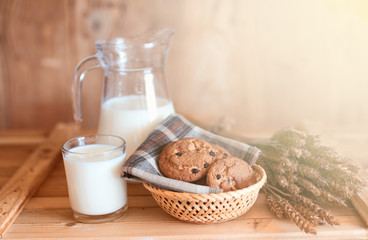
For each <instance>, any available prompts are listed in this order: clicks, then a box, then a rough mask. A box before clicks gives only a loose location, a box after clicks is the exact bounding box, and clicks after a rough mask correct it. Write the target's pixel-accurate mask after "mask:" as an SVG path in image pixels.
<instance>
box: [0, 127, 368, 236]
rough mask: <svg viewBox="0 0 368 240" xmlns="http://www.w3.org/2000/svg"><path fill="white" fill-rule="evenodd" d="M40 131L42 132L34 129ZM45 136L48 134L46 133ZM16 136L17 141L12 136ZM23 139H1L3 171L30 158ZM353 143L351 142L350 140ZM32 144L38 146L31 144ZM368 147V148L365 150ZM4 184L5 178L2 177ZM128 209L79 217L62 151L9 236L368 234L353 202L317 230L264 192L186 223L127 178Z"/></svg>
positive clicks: (4, 134) (1, 136) (3, 134)
mask: <svg viewBox="0 0 368 240" xmlns="http://www.w3.org/2000/svg"><path fill="white" fill-rule="evenodd" d="M34 134H35V136H38V137H39V136H42V135H43V133H42V132H39V133H36V132H34ZM21 136H22V133H21V132H16V131H15V132H11V133H9V132H0V142H1V141H3V142H6V141H5V140H4V138H5V139H9V138H13V139H16V138H17V137H21ZM45 139H46V137H45ZM11 142H14V141H11ZM30 142H31V144H30V146H29V145H28V146H27V145H26V144H25V142H24V141H23V143H22V144H18V145H17V144H15V146H16V147H11V145H9V144H5V145H2V144H0V165H1V167H2V168H3V169H4V171H2V172H0V174H1V176H0V177H3V178H4V179H10V177H11V176H12V174H6V172H12V173H14V172H15V171H16V170H17V167H19V166H20V165H21V164H22V163H23V162H24V160H25V159H27V157H28V156H29V154H30V153H32V151H33V150H34V149H36V148H37V146H35V145H34V144H33V143H32V141H30ZM346 144H347V145H349V144H348V143H346ZM32 149H33V150H32ZM365 151H366V153H368V150H365ZM3 184H6V183H5V182H4V181H3ZM128 204H129V209H128V211H127V214H126V215H125V216H124V217H122V218H121V219H118V220H117V221H115V222H110V223H104V224H96V225H89V224H81V223H77V222H76V221H75V220H74V219H73V217H72V212H71V210H70V204H69V199H68V193H67V187H66V179H65V172H64V166H63V162H62V157H61V155H59V156H58V161H57V165H56V167H55V168H54V169H53V170H52V171H51V172H50V175H49V177H48V178H47V180H46V181H45V182H44V183H43V184H42V185H41V187H40V188H39V189H38V190H37V191H36V193H35V194H34V196H33V197H32V198H31V199H30V200H29V202H28V203H27V204H26V205H25V207H24V209H23V211H22V212H21V213H20V214H19V216H18V218H17V219H16V220H15V221H14V223H13V225H12V226H11V227H10V229H9V231H8V233H7V234H6V235H5V237H4V238H5V239H32V238H36V239H67V238H73V239H142V238H149V239H309V238H310V239H349V240H350V239H367V238H368V235H367V226H366V225H365V223H364V221H363V220H362V219H361V217H360V216H359V215H358V213H357V212H356V211H355V209H353V208H346V209H338V208H336V209H332V212H333V214H334V215H335V216H337V219H338V220H339V221H340V225H339V226H333V227H331V226H329V225H321V226H318V227H317V228H316V229H317V231H318V234H317V236H314V235H313V236H312V235H308V234H305V233H303V232H301V231H300V230H299V229H298V228H297V227H296V226H295V225H294V224H293V223H292V222H290V221H289V220H287V219H281V220H280V219H277V218H276V217H275V216H274V215H273V214H272V213H271V212H270V211H269V210H268V208H267V207H266V205H265V197H264V195H263V194H260V196H259V198H258V199H257V201H256V203H255V205H254V206H253V207H252V208H251V209H250V211H249V212H247V213H246V214H245V215H243V216H241V217H239V218H238V219H235V220H233V221H229V222H226V223H219V224H204V225H202V224H191V223H184V222H181V221H179V220H176V219H175V218H173V217H171V216H170V215H168V214H166V213H165V212H164V211H163V210H161V208H159V207H158V205H157V204H156V202H155V201H154V200H153V198H152V197H151V195H150V193H149V192H148V191H147V190H146V189H145V188H144V187H143V186H142V185H141V184H128Z"/></svg>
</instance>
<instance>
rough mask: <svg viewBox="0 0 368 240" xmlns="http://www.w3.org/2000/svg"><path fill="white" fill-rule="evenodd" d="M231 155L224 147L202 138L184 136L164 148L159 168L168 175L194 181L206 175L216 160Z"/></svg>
mask: <svg viewBox="0 0 368 240" xmlns="http://www.w3.org/2000/svg"><path fill="white" fill-rule="evenodd" d="M229 155H230V154H229V153H228V152H227V151H226V150H225V149H223V148H222V147H220V146H218V145H214V144H211V143H208V142H206V141H204V140H202V139H198V138H182V139H180V140H178V141H176V142H172V143H170V144H168V145H167V146H166V147H165V148H164V150H162V152H161V154H160V158H159V168H160V171H161V173H162V174H163V175H165V176H166V177H169V178H173V179H177V180H182V181H186V182H193V181H197V180H198V179H201V178H202V177H204V176H205V175H206V174H207V171H208V168H209V167H210V165H211V164H212V163H213V162H214V161H216V160H218V159H221V158H223V157H226V156H229Z"/></svg>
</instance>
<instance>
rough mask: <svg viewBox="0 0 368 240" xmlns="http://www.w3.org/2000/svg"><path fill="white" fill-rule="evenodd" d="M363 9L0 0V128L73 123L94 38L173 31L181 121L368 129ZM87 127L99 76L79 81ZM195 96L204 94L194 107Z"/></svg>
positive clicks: (222, 0) (321, 4)
mask: <svg viewBox="0 0 368 240" xmlns="http://www.w3.org/2000/svg"><path fill="white" fill-rule="evenodd" d="M367 11H368V2H367V1H365V0H354V1H351V0H339V1H331V0H310V1H295V0H278V1H274V0H259V1H255V0H219V1H213V0H201V1H197V0H185V1H182V0H134V1H131V0H78V1H76V0H62V1H60V0H32V1H30V0H1V1H0V129H8V128H45V127H48V128H49V129H51V128H52V127H53V126H54V125H55V124H56V123H57V122H59V121H69V120H71V119H72V107H71V100H70V99H71V98H70V94H71V93H70V92H71V83H72V79H73V70H74V67H75V66H76V64H77V63H78V62H79V61H80V60H81V59H83V58H84V57H86V56H89V55H91V54H94V53H95V51H96V49H95V46H94V42H95V40H97V39H100V38H106V37H114V36H132V35H137V34H141V33H143V32H144V31H146V30H149V29H152V28H163V27H172V28H175V29H176V35H175V36H174V39H173V42H172V46H171V49H170V52H169V55H168V61H167V68H166V70H167V82H168V88H169V90H170V92H171V95H172V98H173V100H174V104H175V107H176V109H177V111H178V112H180V113H182V114H186V115H189V114H191V115H192V116H193V117H196V118H197V119H198V120H200V121H203V122H208V123H209V124H215V123H216V122H217V121H219V120H221V119H223V118H224V119H225V120H226V121H228V122H229V123H233V127H234V129H246V130H249V129H254V128H258V129H265V128H268V129H271V130H274V131H275V130H277V129H279V128H280V127H283V126H286V125H291V124H295V123H300V122H302V121H307V120H308V121H320V122H323V123H328V124H330V123H332V124H335V123H339V124H351V125H359V124H365V125H366V124H367V122H368V108H367V104H366V92H367V89H368V81H367V76H368V68H367V67H366V62H367V58H368V57H367V56H368V44H366V43H367V42H368V31H367V28H368V14H366V13H367ZM87 78H88V79H86V81H85V84H86V85H85V87H84V90H85V91H84V96H83V103H84V105H83V109H84V116H85V122H84V124H85V126H87V127H96V124H97V120H98V114H99V101H100V93H101V89H100V87H101V83H102V71H100V70H95V71H93V72H91V74H88V75H87ZM198 96H201V98H200V99H198Z"/></svg>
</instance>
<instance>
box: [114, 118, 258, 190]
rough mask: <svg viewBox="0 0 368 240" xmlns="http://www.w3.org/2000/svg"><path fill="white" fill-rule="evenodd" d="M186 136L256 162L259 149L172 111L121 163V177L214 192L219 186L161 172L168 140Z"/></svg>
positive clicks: (250, 161)
mask: <svg viewBox="0 0 368 240" xmlns="http://www.w3.org/2000/svg"><path fill="white" fill-rule="evenodd" d="M185 137H195V138H200V139H203V140H205V141H207V142H210V143H213V144H217V145H220V146H222V147H223V148H225V149H226V150H228V151H229V153H231V155H233V156H236V157H238V158H240V159H243V160H245V161H246V162H248V163H249V164H250V165H251V166H252V165H253V164H254V163H255V162H256V160H257V158H258V156H259V154H260V150H259V149H257V148H256V147H253V146H249V145H247V144H245V143H241V142H239V141H235V140H233V139H229V138H225V137H222V136H219V135H216V134H214V133H211V132H209V131H206V130H204V129H202V128H200V127H198V126H196V125H194V124H192V123H191V122H189V121H188V120H187V119H185V118H184V117H183V116H182V115H179V114H173V115H170V116H169V117H167V118H166V119H165V120H164V121H163V122H162V123H160V124H159V126H157V127H156V128H155V129H154V130H153V131H152V132H151V134H150V135H149V136H148V138H147V139H146V140H145V141H144V142H143V143H142V144H141V145H140V146H139V147H138V149H137V150H136V151H135V153H134V154H133V155H131V156H130V157H129V158H128V159H127V161H126V162H125V163H124V165H123V167H122V171H121V177H122V178H123V179H125V180H128V181H135V182H137V181H138V182H147V183H150V184H152V185H154V186H157V187H161V188H164V189H168V190H173V191H178V192H189V193H217V192H221V190H220V189H217V188H211V187H208V186H203V185H198V184H194V183H188V182H183V181H179V180H175V179H171V178H167V177H165V176H163V175H162V174H161V173H160V170H159V168H158V159H159V155H160V153H161V151H162V150H163V149H164V148H165V146H166V145H167V144H169V143H170V142H173V141H177V140H179V139H181V138H185Z"/></svg>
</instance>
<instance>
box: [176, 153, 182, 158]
mask: <svg viewBox="0 0 368 240" xmlns="http://www.w3.org/2000/svg"><path fill="white" fill-rule="evenodd" d="M175 155H176V156H179V157H180V156H181V155H183V154H182V153H181V152H178V153H176V154H175Z"/></svg>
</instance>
